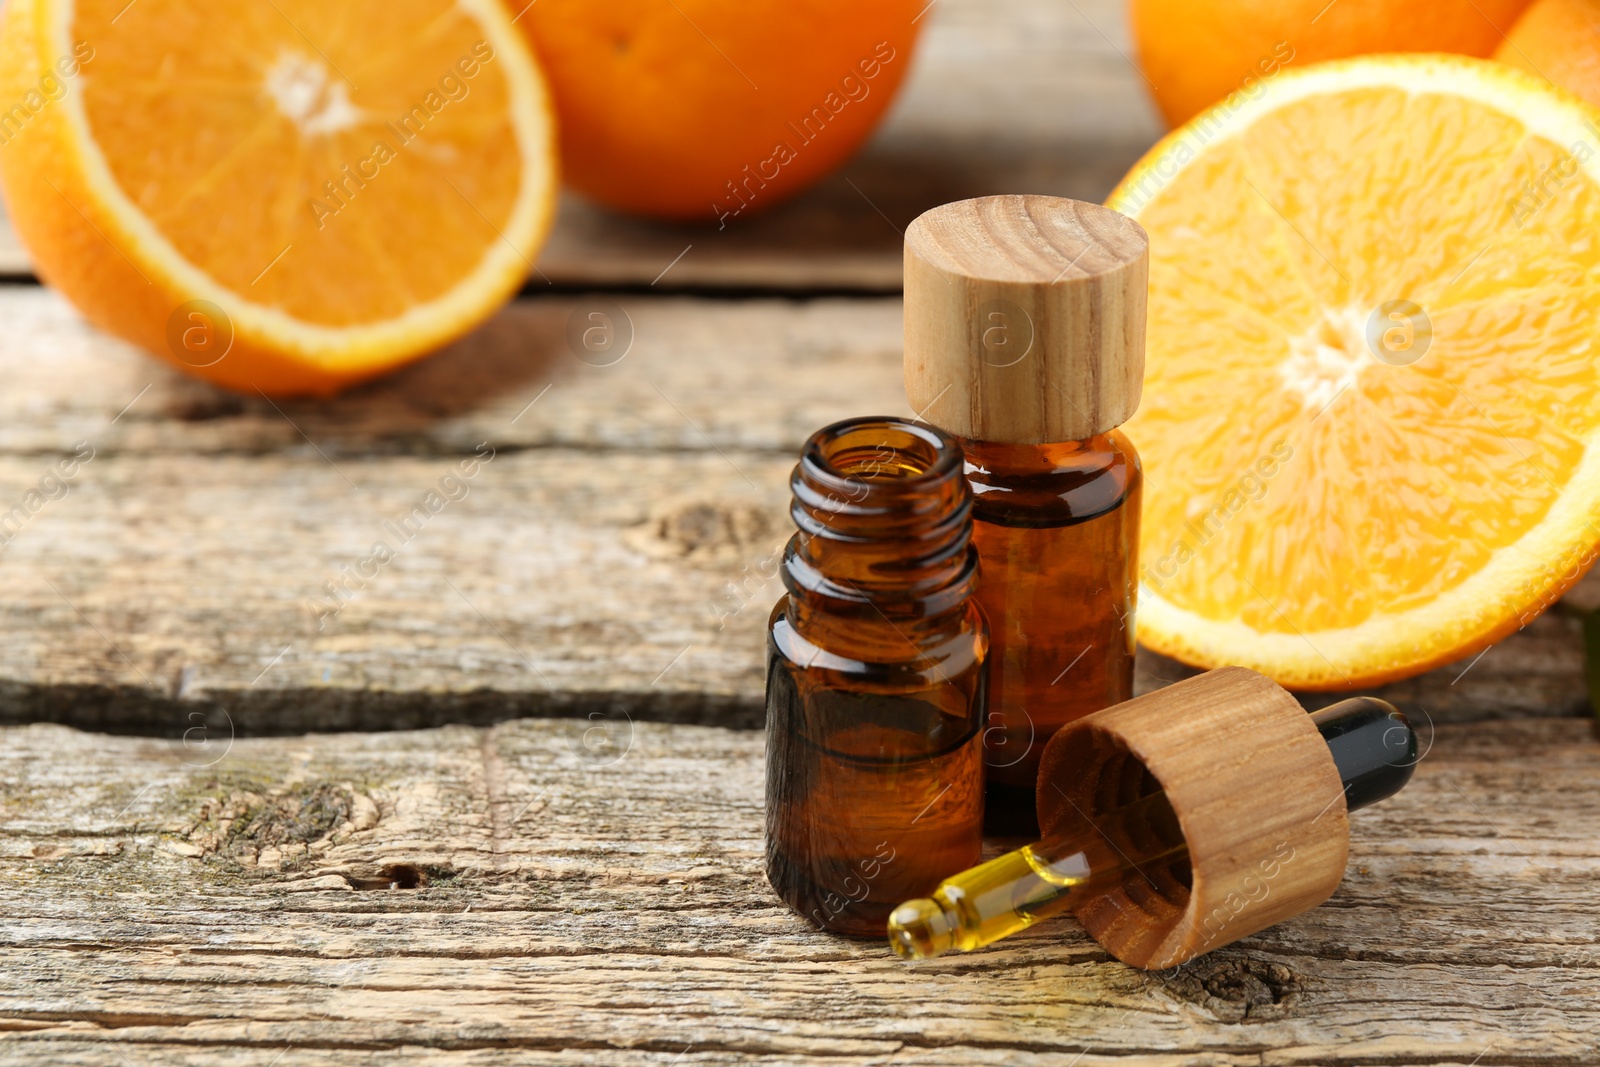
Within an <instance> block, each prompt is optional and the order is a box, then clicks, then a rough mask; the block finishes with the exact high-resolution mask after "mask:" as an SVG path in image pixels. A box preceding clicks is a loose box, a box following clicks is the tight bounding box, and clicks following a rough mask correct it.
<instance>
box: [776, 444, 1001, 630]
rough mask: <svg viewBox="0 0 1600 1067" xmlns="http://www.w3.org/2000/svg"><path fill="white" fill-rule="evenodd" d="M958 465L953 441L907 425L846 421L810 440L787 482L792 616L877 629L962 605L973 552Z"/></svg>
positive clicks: (968, 496)
mask: <svg viewBox="0 0 1600 1067" xmlns="http://www.w3.org/2000/svg"><path fill="white" fill-rule="evenodd" d="M962 464H963V460H962V454H961V448H960V446H959V445H958V444H957V443H956V441H955V439H954V438H951V437H949V436H948V435H946V434H944V433H942V432H940V431H939V430H936V429H934V428H932V427H930V426H926V425H921V424H918V423H914V422H911V421H908V420H905V419H898V418H876V417H874V418H858V419H849V420H846V421H844V422H837V423H834V424H833V425H831V426H827V427H824V428H823V429H821V430H819V431H817V432H816V433H815V434H813V435H812V436H811V438H810V440H808V441H807V442H806V446H805V449H804V450H803V451H802V453H801V456H800V462H799V463H798V464H797V465H796V466H795V468H794V473H793V474H792V475H791V476H790V479H789V487H790V489H791V491H792V492H793V494H794V499H793V503H792V505H791V507H790V514H791V515H792V516H793V518H794V522H795V526H796V527H798V529H799V532H798V533H797V534H796V535H795V536H794V537H793V538H792V539H791V540H790V542H789V547H788V549H787V551H786V552H785V553H784V568H783V574H784V584H785V585H787V586H788V588H789V592H790V594H791V604H793V605H794V606H795V608H796V609H797V611H796V614H797V615H798V616H800V617H802V618H803V617H804V616H805V615H806V614H807V613H808V612H810V611H820V612H827V613H830V614H834V615H843V616H854V615H865V616H871V617H873V618H877V619H879V623H880V624H881V622H882V618H887V619H892V620H897V621H898V620H901V619H930V618H935V617H938V616H942V615H946V614H949V613H951V612H954V611H957V610H960V609H961V608H963V607H964V606H965V603H966V601H967V599H968V598H969V597H970V596H971V595H972V592H973V590H974V588H975V586H976V580H977V556H976V553H975V552H974V551H973V549H972V546H971V543H970V542H971V536H972V490H971V489H970V488H969V487H968V485H967V481H966V478H965V477H964V476H963V473H962ZM880 616H881V617H882V618H879V617H880Z"/></svg>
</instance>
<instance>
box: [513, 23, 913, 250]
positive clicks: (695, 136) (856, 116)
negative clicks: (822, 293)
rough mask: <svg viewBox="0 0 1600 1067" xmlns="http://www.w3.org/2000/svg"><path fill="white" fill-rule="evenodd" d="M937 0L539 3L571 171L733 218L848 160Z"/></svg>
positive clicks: (576, 180) (645, 197)
mask: <svg viewBox="0 0 1600 1067" xmlns="http://www.w3.org/2000/svg"><path fill="white" fill-rule="evenodd" d="M925 6H926V0H874V2H873V3H868V4H861V3H853V2H850V0H757V2H754V3H750V2H735V0H607V2H606V3H595V2H593V0H539V2H538V3H536V4H530V5H529V6H528V8H527V10H526V11H525V12H524V13H523V14H522V15H521V16H520V17H519V20H518V24H519V25H520V26H522V27H523V28H524V30H526V31H527V33H528V34H529V36H530V38H531V40H532V41H533V43H534V46H535V48H536V50H537V51H538V53H539V56H540V58H541V60H542V61H543V65H544V69H545V71H546V73H547V74H548V76H549V78H550V84H551V92H552V95H553V96H554V98H555V102H556V109H557V112H558V114H559V116H560V128H561V150H562V160H563V165H564V170H565V177H566V179H567V181H568V183H569V184H570V185H572V187H573V188H575V189H577V190H578V191H579V192H581V193H583V194H585V195H586V196H589V197H591V198H593V199H595V200H598V201H599V202H601V203H603V204H606V205H608V206H610V207H613V208H617V209H619V210H623V211H629V212H636V213H639V214H642V215H648V216H654V217H659V218H676V219H697V220H704V221H709V222H716V221H718V220H728V219H732V218H735V217H740V216H748V215H749V214H752V213H755V212H758V211H763V210H765V209H767V208H770V207H772V206H774V205H776V204H777V203H779V202H780V201H782V200H783V199H785V198H786V197H789V196H792V195H794V194H795V193H797V192H799V191H800V190H802V189H804V188H805V187H806V186H808V185H810V184H811V183H812V182H814V181H816V180H817V179H818V178H820V177H822V176H823V175H825V174H827V173H828V172H829V171H831V170H833V169H834V168H835V167H837V166H838V165H839V164H840V163H842V162H843V161H844V160H845V159H847V158H848V157H849V156H850V154H851V153H852V152H854V151H855V150H856V148H857V147H859V146H860V145H861V143H862V142H863V141H865V140H866V139H867V137H868V136H869V135H870V134H871V133H872V131H873V129H874V128H875V127H876V125H877V123H878V121H879V119H881V118H882V117H883V115H884V112H885V111H886V110H887V109H888V107H889V105H890V103H892V102H893V100H894V97H895V91H896V89H898V88H899V86H900V82H901V80H902V79H903V78H904V77H905V74H906V71H907V69H908V68H909V67H910V64H911V53H912V49H913V46H914V45H915V42H916V38H917V21H918V15H919V14H920V12H921V11H922V10H923V8H924V7H925Z"/></svg>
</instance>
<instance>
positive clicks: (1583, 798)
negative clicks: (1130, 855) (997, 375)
mask: <svg viewBox="0 0 1600 1067" xmlns="http://www.w3.org/2000/svg"><path fill="white" fill-rule="evenodd" d="M596 730H600V731H602V732H604V733H607V734H608V736H609V744H604V743H601V742H603V741H604V740H605V738H601V737H598V736H597V735H596V734H595V733H594V732H593V731H596ZM586 733H587V734H588V736H587V737H586ZM207 764H209V765H207ZM1597 774H1600V741H1597V739H1596V737H1595V735H1594V732H1593V728H1592V726H1591V725H1590V724H1586V723H1583V722H1578V721H1571V720H1529V721H1520V722H1514V723H1485V724H1474V725H1466V726H1460V725H1458V726H1450V727H1445V728H1443V729H1441V730H1440V731H1439V732H1438V735H1437V738H1436V739H1435V742H1434V744H1433V746H1432V748H1431V749H1430V750H1429V751H1428V752H1427V754H1426V755H1425V756H1424V758H1423V759H1422V761H1421V764H1420V766H1419V769H1418V773H1417V777H1416V780H1415V781H1414V782H1413V784H1412V785H1411V786H1410V787H1409V788H1408V789H1407V790H1406V791H1405V792H1404V793H1402V794H1401V795H1400V796H1399V797H1397V798H1395V799H1394V800H1392V801H1390V802H1389V803H1388V804H1386V805H1384V806H1382V807H1380V808H1377V809H1373V810H1372V811H1369V812H1364V813H1361V814H1359V815H1357V816H1356V817H1355V819H1354V820H1353V827H1354V843H1353V849H1352V858H1351V864H1350V869H1349V873H1348V875H1347V878H1346V880H1345V883H1344V885H1343V887H1342V888H1341V889H1340V890H1339V891H1338V893H1337V894H1336V895H1335V896H1334V898H1333V899H1332V900H1331V901H1330V902H1329V903H1328V904H1327V905H1325V906H1323V907H1322V908H1319V909H1317V910H1315V911H1314V912H1311V913H1309V914H1307V915H1305V916H1302V917H1300V918H1298V919H1295V920H1292V921H1290V922H1287V923H1284V924H1281V925H1279V926H1277V927H1274V928H1272V929H1270V930H1267V931H1264V932H1263V933H1261V934H1259V935H1257V936H1255V937H1253V938H1250V939H1248V940H1247V941H1245V942H1243V943H1241V944H1240V945H1236V946H1232V947H1229V948H1226V949H1223V950H1220V951H1219V952H1217V953H1214V954H1213V955H1211V956H1209V957H1206V958H1204V959H1202V960H1201V961H1197V962H1196V963H1194V964H1191V965H1189V966H1188V967H1185V968H1181V969H1179V970H1177V971H1173V972H1163V973H1158V974H1144V973H1140V972H1136V971H1132V970H1130V969H1128V968H1126V967H1123V966H1122V965H1120V964H1118V963H1116V962H1114V961H1112V960H1110V959H1109V958H1108V957H1107V956H1106V955H1105V953H1104V952H1102V951H1101V950H1100V949H1099V948H1098V947H1097V946H1096V945H1094V943H1093V942H1091V941H1090V940H1089V939H1088V938H1087V937H1086V936H1085V935H1084V934H1083V933H1082V932H1081V931H1080V930H1079V929H1077V928H1076V926H1075V925H1074V924H1072V923H1071V922H1070V921H1063V922H1058V923H1054V924H1047V925H1045V926H1043V927H1041V928H1039V929H1036V930H1033V931H1029V932H1027V933H1025V934H1024V935H1022V936H1020V937H1018V938H1016V939H1014V940H1012V941H1010V942H1007V943H1005V944H1004V945H1002V946H996V947H995V948H993V949H990V950H987V951H985V952H982V953H979V954H973V955H969V956H964V957H959V958H955V959H950V960H941V961H933V962H930V963H928V964H924V965H918V966H917V967H916V968H914V969H912V968H907V967H905V966H903V965H901V964H899V963H898V962H896V961H894V960H893V959H892V958H891V957H889V955H888V953H887V951H886V950H885V949H884V948H883V947H882V946H881V945H877V944H870V943H857V942H850V941H845V940H840V939H836V938H834V937H831V936H828V935H824V934H820V933H817V932H815V931H813V930H811V929H809V928H808V927H807V925H806V924H805V923H804V922H803V921H801V920H800V919H798V918H797V917H796V916H794V915H792V914H791V913H789V912H788V911H787V910H785V909H784V908H783V907H782V906H780V905H779V904H778V903H777V902H776V900H775V899H774V898H773V897H772V896H771V895H770V893H769V891H768V890H767V889H766V887H765V885H764V883H763V881H762V877H761V860H760V850H761V836H760V811H761V788H762V787H761V739H760V737H759V735H757V734H755V733H753V732H740V731H723V730H718V729H711V728H703V727H686V726H663V725H656V724H644V723H639V724H633V725H632V726H627V725H626V724H625V723H623V722H622V721H621V720H617V721H614V722H609V723H608V722H598V721H597V722H595V723H582V722H563V721H559V720H544V721H524V722H517V723H511V724H506V725H503V726H499V727H495V728H493V729H490V730H478V729H471V728H465V727H455V728H447V729H443V730H436V731H427V732H394V733H384V734H374V735H362V736H353V735H347V736H328V735H320V736H312V737H304V738H284V739H257V740H239V741H235V742H234V743H233V744H232V746H231V748H227V749H223V748H220V747H218V746H213V747H211V748H207V747H205V746H199V745H195V746H191V747H188V748H185V747H184V746H182V745H181V744H178V743H173V742H160V741H155V740H150V739H131V738H113V737H105V736H98V735H92V734H81V733H76V732H73V731H70V730H67V729H64V728H61V727H54V726H34V727H27V728H10V729H6V730H4V731H0V914H3V915H4V916H5V920H4V922H3V924H0V958H3V960H4V965H3V966H0V1042H3V1047H4V1049H5V1053H6V1056H7V1059H8V1060H10V1061H12V1062H28V1063H32V1062H41V1063H42V1062H80V1063H89V1064H120V1063H122V1062H123V1058H124V1057H125V1058H126V1062H131V1063H142V1062H157V1061H161V1060H162V1059H163V1058H165V1057H172V1058H176V1059H179V1060H188V1059H191V1058H192V1059H197V1060H198V1059H201V1058H204V1059H205V1060H206V1061H207V1062H239V1063H254V1064H268V1063H271V1062H274V1060H275V1059H276V1058H277V1057H281V1056H286V1055H288V1053H289V1052H292V1053H293V1056H292V1059H293V1061H294V1062H321V1061H323V1060H325V1059H331V1058H333V1057H334V1056H336V1055H339V1054H341V1053H343V1054H346V1055H348V1054H350V1053H353V1052H358V1051H359V1052H367V1053H371V1054H374V1055H380V1054H392V1055H395V1056H398V1055H401V1054H404V1055H406V1056H407V1058H409V1059H419V1060H421V1061H422V1062H427V1063H440V1064H452V1065H454V1064H470V1063H478V1062H480V1061H484V1062H486V1061H487V1060H489V1059H490V1058H491V1057H492V1058H493V1059H494V1061H495V1062H515V1063H559V1062H568V1061H569V1060H572V1059H582V1060H594V1059H604V1061H605V1062H619V1063H656V1064H662V1063H673V1062H679V1063H732V1062H751V1061H764V1062H778V1061H783V1062H794V1061H796V1060H798V1059H801V1058H804V1057H821V1056H827V1057H829V1058H830V1059H833V1060H834V1061H836V1062H841V1063H857V1062H860V1063H867V1062H884V1061H886V1060H888V1059H891V1058H892V1059H894V1060H896V1061H900V1060H906V1061H910V1062H917V1063H940V1064H961V1063H968V1064H970V1063H1001V1062H1005V1063H1015V1062H1037V1063H1048V1064H1059V1065H1065V1064H1068V1063H1072V1062H1074V1061H1076V1062H1079V1063H1084V1064H1087V1063H1102V1064H1104V1063H1125V1062H1141V1063H1168V1064H1178V1063H1184V1064H1198V1063H1206V1064H1229V1065H1231V1064H1246V1063H1250V1064H1259V1063H1274V1064H1351V1065H1356V1064H1379V1063H1383V1064H1392V1063H1429V1064H1434V1063H1460V1064H1469V1063H1478V1064H1534V1063H1538V1064H1573V1065H1578V1064H1589V1063H1592V1062H1594V1059H1595V1057H1596V1055H1597V1054H1600V1047H1597V1037H1596V1035H1597V1034H1600V996H1597V994H1600V935H1597V930H1600V923H1597V919H1600V905H1597V903H1596V901H1595V898H1594V893H1593V886H1594V884H1595V879H1596V876H1597V875H1600V813H1597V812H1596V809H1595V807H1594V805H1593V804H1592V803H1591V796H1592V792H1593V785H1594V782H1595V781H1596V776H1597ZM230 818H231V819H232V822H231V823H230V822H226V821H225V820H228V819H230ZM413 881H420V882H424V883H425V884H422V885H420V886H419V887H417V888H414V889H401V888H395V889H388V888H387V886H388V885H390V884H391V883H399V884H402V885H404V884H411V883H412V882H413ZM378 887H384V888H381V889H379V888H378ZM366 890H376V891H366ZM679 1057H681V1058H679ZM1080 1057H1081V1058H1080ZM285 1062H288V1061H287V1060H286V1061H285Z"/></svg>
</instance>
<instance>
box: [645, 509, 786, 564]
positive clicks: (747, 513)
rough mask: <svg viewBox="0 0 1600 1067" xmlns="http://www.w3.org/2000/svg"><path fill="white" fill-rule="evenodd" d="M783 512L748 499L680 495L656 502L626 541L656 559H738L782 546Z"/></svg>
mask: <svg viewBox="0 0 1600 1067" xmlns="http://www.w3.org/2000/svg"><path fill="white" fill-rule="evenodd" d="M781 517H782V515H781V512H780V513H777V514H774V513H773V510H772V509H770V508H763V507H758V506H757V505H755V504H751V503H745V502H731V501H723V500H706V499H703V498H700V499H679V500H671V501H665V502H662V503H660V504H657V505H656V506H655V507H653V508H652V509H651V510H650V515H649V517H648V518H647V519H645V521H644V524H643V525H642V526H638V527H635V528H634V529H632V530H630V531H629V532H628V537H627V540H628V543H629V544H630V545H631V546H632V547H633V548H636V549H638V550H639V551H641V552H643V553H645V554H646V555H648V556H651V557H653V558H656V559H677V560H688V561H691V562H715V563H721V562H727V561H729V560H734V561H737V560H740V559H744V558H747V557H749V556H751V555H752V554H755V553H759V552H762V551H765V550H774V549H776V548H777V547H778V545H779V542H780V539H781V537H782V533H783V530H782V526H781V524H780V522H779V520H780V519H781Z"/></svg>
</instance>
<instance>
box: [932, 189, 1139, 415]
mask: <svg viewBox="0 0 1600 1067" xmlns="http://www.w3.org/2000/svg"><path fill="white" fill-rule="evenodd" d="M1149 248H1150V242H1149V239H1148V238H1147V237H1146V236H1145V232H1144V230H1143V228H1141V227H1140V226H1139V224H1138V223H1136V222H1134V221H1133V220H1132V219H1130V218H1128V217H1127V216H1125V215H1121V214H1118V213H1117V212H1115V211H1112V210H1111V209H1110V208H1104V207H1100V206H1098V205H1096V204H1086V203H1083V202H1081V201H1078V200H1066V199H1063V198H1061V197H1054V196H986V197H981V198H979V199H977V200H962V201H959V202H957V203H954V204H945V205H944V206H942V207H936V208H934V209H933V210H932V211H927V212H924V213H923V214H922V215H920V216H918V217H917V219H916V220H915V221H913V222H912V223H911V225H910V227H908V228H907V229H906V246H905V316H906V325H905V376H906V395H907V397H908V398H909V399H910V401H911V406H912V408H913V409H914V410H915V411H916V412H917V414H918V416H919V417H920V418H922V419H925V420H927V421H928V422H931V423H933V424H934V425H936V426H939V427H941V428H943V429H945V430H948V431H950V432H951V433H954V434H956V435H957V436H960V437H966V438H973V439H976V440H982V441H996V442H1000V443H1005V444H1045V443H1049V442H1057V441H1078V440H1082V439H1083V438H1086V437H1090V436H1093V435H1094V434H1097V433H1104V432H1105V431H1107V430H1109V429H1111V428H1112V427H1114V426H1119V425H1121V424H1122V423H1124V422H1126V421H1127V420H1128V418H1129V417H1130V416H1131V415H1132V414H1133V412H1134V410H1135V409H1136V408H1138V406H1139V392H1140V388H1141V386H1142V383H1143V381H1144V328H1145V291H1146V289H1147V287H1148V285H1149V267H1150V257H1149Z"/></svg>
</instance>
